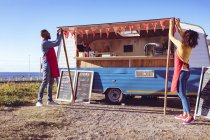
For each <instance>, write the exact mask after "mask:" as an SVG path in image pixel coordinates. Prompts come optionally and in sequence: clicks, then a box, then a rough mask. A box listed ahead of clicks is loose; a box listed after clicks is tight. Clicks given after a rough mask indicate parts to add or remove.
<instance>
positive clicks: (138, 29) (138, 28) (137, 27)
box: [136, 24, 141, 34]
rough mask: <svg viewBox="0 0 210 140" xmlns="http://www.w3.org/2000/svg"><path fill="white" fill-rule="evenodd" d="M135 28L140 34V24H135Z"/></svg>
mask: <svg viewBox="0 0 210 140" xmlns="http://www.w3.org/2000/svg"><path fill="white" fill-rule="evenodd" d="M136 30H137V32H138V33H139V34H140V31H141V25H140V24H137V25H136Z"/></svg>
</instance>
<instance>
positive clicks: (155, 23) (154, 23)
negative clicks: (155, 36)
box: [152, 22, 158, 32]
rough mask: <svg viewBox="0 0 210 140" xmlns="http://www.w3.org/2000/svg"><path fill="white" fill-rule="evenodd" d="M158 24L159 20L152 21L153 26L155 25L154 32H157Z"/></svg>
mask: <svg viewBox="0 0 210 140" xmlns="http://www.w3.org/2000/svg"><path fill="white" fill-rule="evenodd" d="M157 24H158V23H157V22H152V26H153V29H154V32H156V29H157Z"/></svg>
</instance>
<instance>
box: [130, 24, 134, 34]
mask: <svg viewBox="0 0 210 140" xmlns="http://www.w3.org/2000/svg"><path fill="white" fill-rule="evenodd" d="M129 30H130V32H131V33H132V32H133V25H129Z"/></svg>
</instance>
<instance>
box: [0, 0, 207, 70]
mask: <svg viewBox="0 0 210 140" xmlns="http://www.w3.org/2000/svg"><path fill="white" fill-rule="evenodd" d="M168 17H179V18H180V19H181V21H184V22H188V23H193V24H197V25H200V26H202V27H203V28H204V29H205V31H206V33H207V34H210V1H209V0H173V1H170V0H0V19H1V21H0V49H1V51H0V72H20V71H23V72H28V71H29V55H30V62H31V68H30V69H31V71H34V72H38V71H39V63H40V57H41V56H42V53H41V47H40V44H41V37H40V30H41V29H44V28H46V29H48V30H49V31H50V32H51V35H52V40H54V39H55V33H56V27H57V26H61V25H78V24H92V23H106V22H120V21H132V20H146V19H154V18H168Z"/></svg>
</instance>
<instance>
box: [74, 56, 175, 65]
mask: <svg viewBox="0 0 210 140" xmlns="http://www.w3.org/2000/svg"><path fill="white" fill-rule="evenodd" d="M76 61H77V67H79V68H97V67H166V62H167V57H166V56H109V57H77V58H76ZM169 66H170V67H173V66H174V59H173V56H170V65H169Z"/></svg>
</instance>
